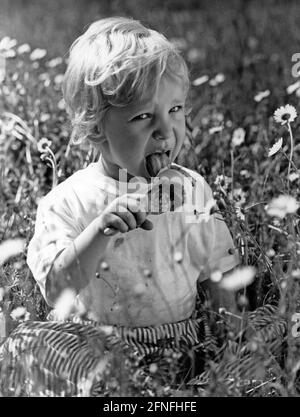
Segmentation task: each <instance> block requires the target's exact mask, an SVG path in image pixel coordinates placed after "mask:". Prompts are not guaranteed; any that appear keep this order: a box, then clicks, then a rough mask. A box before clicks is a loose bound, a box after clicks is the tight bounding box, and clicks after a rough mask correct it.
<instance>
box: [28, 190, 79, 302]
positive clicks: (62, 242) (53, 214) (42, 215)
mask: <svg viewBox="0 0 300 417" xmlns="http://www.w3.org/2000/svg"><path fill="white" fill-rule="evenodd" d="M79 234H80V230H79V228H78V224H77V222H76V221H75V219H74V216H73V215H72V210H70V207H69V206H68V205H67V204H66V202H65V201H64V200H61V199H60V198H55V193H53V194H52V195H51V196H49V195H48V196H46V197H44V198H43V199H42V200H41V201H40V203H39V204H38V208H37V216H36V223H35V231H34V235H33V237H32V239H31V241H30V242H29V246H28V251H27V264H28V266H29V268H30V270H31V272H32V274H33V277H34V279H35V280H36V281H37V283H38V285H39V287H40V290H41V293H42V295H43V297H44V298H45V300H46V301H47V303H49V300H48V299H47V297H46V291H45V290H46V278H47V275H48V274H49V272H50V270H51V268H52V266H53V263H54V261H55V260H56V259H57V257H58V256H59V255H60V254H61V252H62V251H63V250H64V249H65V248H67V247H68V246H69V245H70V244H71V243H72V242H73V241H74V239H75V238H76V237H77V236H78V235H79ZM49 304H51V303H49Z"/></svg>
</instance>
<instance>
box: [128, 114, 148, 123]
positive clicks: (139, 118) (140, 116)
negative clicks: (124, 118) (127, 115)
mask: <svg viewBox="0 0 300 417" xmlns="http://www.w3.org/2000/svg"><path fill="white" fill-rule="evenodd" d="M150 117H151V114H150V113H142V114H139V115H138V116H135V117H134V118H133V119H132V120H131V121H132V122H135V121H139V120H146V119H149V118H150Z"/></svg>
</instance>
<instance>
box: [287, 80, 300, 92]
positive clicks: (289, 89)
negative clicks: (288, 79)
mask: <svg viewBox="0 0 300 417" xmlns="http://www.w3.org/2000/svg"><path fill="white" fill-rule="evenodd" d="M298 88H300V81H296V82H295V83H293V84H291V85H289V86H288V87H287V89H286V92H287V94H293V93H294V92H295V91H296V90H298Z"/></svg>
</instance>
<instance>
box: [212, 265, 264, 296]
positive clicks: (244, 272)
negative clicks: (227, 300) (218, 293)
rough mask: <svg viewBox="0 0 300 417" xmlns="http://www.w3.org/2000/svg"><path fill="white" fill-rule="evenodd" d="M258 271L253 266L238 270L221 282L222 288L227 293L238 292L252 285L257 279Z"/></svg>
mask: <svg viewBox="0 0 300 417" xmlns="http://www.w3.org/2000/svg"><path fill="white" fill-rule="evenodd" d="M255 273H256V269H255V268H254V267H253V266H244V267H241V268H237V269H236V270H235V271H233V272H232V273H231V274H229V275H228V276H226V277H224V279H222V281H221V282H220V287H221V288H223V289H224V290H227V291H238V290H240V289H242V288H244V287H247V286H248V285H250V284H251V283H252V282H253V280H254V278H255Z"/></svg>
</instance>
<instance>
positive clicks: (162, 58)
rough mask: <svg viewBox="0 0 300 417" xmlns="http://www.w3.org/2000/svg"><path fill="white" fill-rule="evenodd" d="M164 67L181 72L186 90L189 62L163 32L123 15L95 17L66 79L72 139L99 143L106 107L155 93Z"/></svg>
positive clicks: (75, 51) (77, 46)
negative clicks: (103, 17)
mask: <svg viewBox="0 0 300 417" xmlns="http://www.w3.org/2000/svg"><path fill="white" fill-rule="evenodd" d="M165 72H168V73H170V74H175V75H178V76H179V77H180V78H181V79H183V80H184V83H185V87H186V90H188V88H189V75H188V69H187V65H186V63H185V61H184V59H183V58H182V56H181V55H180V53H179V51H178V50H177V49H176V47H175V45H173V44H172V43H171V42H169V41H168V40H167V39H166V38H165V37H164V36H163V35H162V34H160V33H158V32H157V31H155V30H151V29H148V28H146V27H145V26H143V25H142V24H141V23H140V22H139V21H137V20H133V19H129V18H125V17H112V18H106V19H101V20H98V21H96V22H94V23H92V24H91V25H90V27H89V28H88V30H87V31H86V32H85V33H84V34H83V35H82V36H80V37H79V38H78V39H77V40H76V41H75V42H74V43H73V45H72V46H71V49H70V58H69V63H68V67H67V70H66V73H65V76H64V81H63V94H64V99H65V102H66V106H67V111H68V113H69V115H70V118H71V123H72V134H71V141H72V142H73V143H77V144H79V143H82V142H84V141H87V140H88V141H89V142H91V143H92V144H93V145H94V146H96V145H97V142H99V138H101V137H103V132H102V120H103V117H104V114H105V112H106V110H107V109H108V108H109V107H110V106H125V105H127V104H129V103H131V102H134V101H135V100H136V99H137V98H139V99H143V98H144V97H145V95H146V94H149V93H150V94H151V92H154V91H155V89H156V88H157V85H158V83H159V81H160V78H161V76H162V75H163V74H164V73H165Z"/></svg>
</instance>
